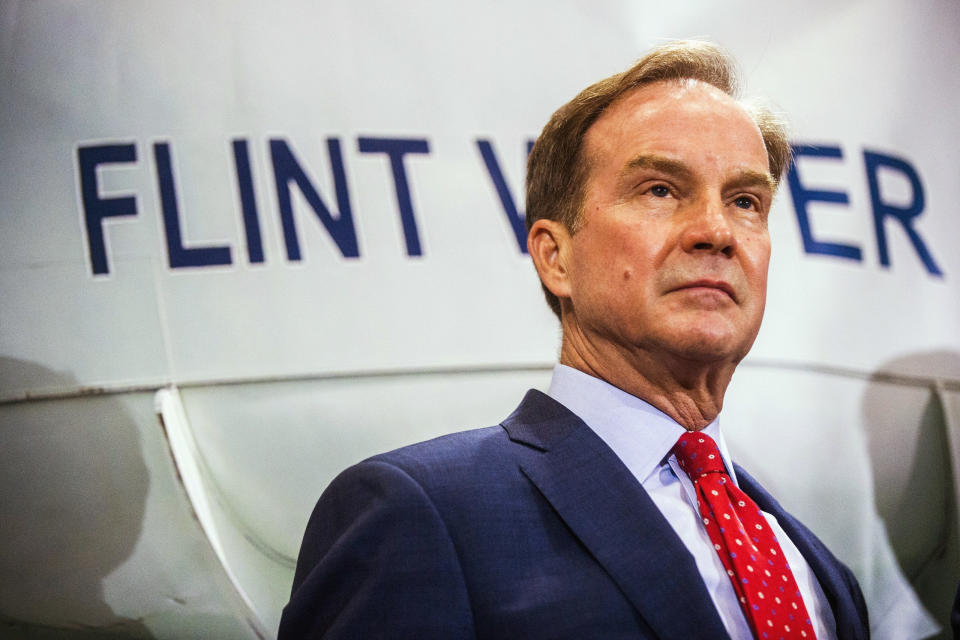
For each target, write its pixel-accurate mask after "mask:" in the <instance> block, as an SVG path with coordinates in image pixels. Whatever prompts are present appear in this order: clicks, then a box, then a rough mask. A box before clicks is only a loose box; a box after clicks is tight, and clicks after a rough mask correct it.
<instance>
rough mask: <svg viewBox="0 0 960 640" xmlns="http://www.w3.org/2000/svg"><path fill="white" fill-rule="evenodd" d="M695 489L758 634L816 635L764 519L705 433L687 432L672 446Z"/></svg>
mask: <svg viewBox="0 0 960 640" xmlns="http://www.w3.org/2000/svg"><path fill="white" fill-rule="evenodd" d="M673 453H674V454H675V455H676V456H677V461H678V462H679V463H680V467H681V468H682V469H683V470H684V471H686V472H687V475H688V476H690V480H692V481H693V486H694V487H696V490H697V506H698V507H699V509H700V516H701V517H702V518H703V524H704V525H705V527H706V529H707V535H709V536H710V541H711V542H713V548H714V549H716V551H717V554H718V555H719V556H720V562H722V563H723V567H724V569H726V570H727V575H728V576H730V582H732V583H733V590H734V591H735V592H736V594H737V598H738V599H739V600H740V607H741V608H742V609H743V613H744V615H745V616H746V618H747V621H748V622H749V623H750V628H751V629H752V630H753V635H754V637H755V638H758V639H769V640H778V639H780V638H784V639H789V638H808V639H812V638H815V637H816V634H815V633H814V631H813V625H812V624H811V623H810V616H809V615H808V614H807V608H806V607H805V606H804V604H803V597H802V596H801V595H800V590H799V589H798V588H797V582H796V580H795V579H794V577H793V572H792V571H790V565H788V564H787V559H786V558H785V557H784V555H783V551H782V550H781V549H780V544H779V543H778V542H777V538H776V537H775V536H774V535H773V531H771V530H770V525H769V524H768V523H767V520H766V518H764V517H763V514H761V513H760V508H759V507H757V505H756V503H755V502H754V501H753V500H751V499H750V496H748V495H747V494H745V493H744V492H743V491H741V490H740V488H739V487H737V486H736V485H735V484H733V481H732V480H731V479H730V476H729V475H727V471H726V469H724V467H723V460H722V459H721V458H720V450H719V449H717V444H716V443H715V442H714V441H713V438H711V437H710V436H708V435H707V434H705V433H698V432H695V431H689V432H687V433H685V434H683V435H682V436H680V439H679V440H678V441H677V444H676V445H675V446H674V447H673Z"/></svg>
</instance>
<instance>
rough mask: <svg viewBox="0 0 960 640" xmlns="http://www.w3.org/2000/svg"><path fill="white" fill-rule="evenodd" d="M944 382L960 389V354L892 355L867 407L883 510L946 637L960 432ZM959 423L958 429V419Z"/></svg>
mask: <svg viewBox="0 0 960 640" xmlns="http://www.w3.org/2000/svg"><path fill="white" fill-rule="evenodd" d="M894 372H895V373H894ZM938 380H940V381H944V382H946V383H947V384H949V385H951V387H954V386H955V387H957V389H956V392H958V393H960V383H958V381H960V354H958V353H953V352H930V353H921V354H914V355H910V356H905V357H902V358H898V359H896V360H892V361H890V362H887V363H885V365H884V366H882V367H881V368H880V369H879V370H878V371H877V372H876V373H875V374H874V375H873V376H872V377H871V381H870V384H869V386H868V387H867V391H866V392H865V394H864V397H863V405H862V407H863V415H864V424H866V425H868V431H867V443H868V447H869V453H870V465H871V470H872V473H873V480H874V487H875V492H874V495H875V496H876V497H875V500H876V506H877V511H878V513H879V515H880V517H881V518H882V520H883V522H884V524H885V526H886V530H887V534H888V536H889V539H890V544H891V546H892V547H893V550H894V553H895V554H896V557H897V561H898V562H899V563H900V567H901V569H902V570H903V573H904V575H906V577H907V579H908V580H909V581H910V583H911V584H912V585H913V587H914V589H915V590H916V592H917V595H918V596H919V597H920V599H921V601H922V602H923V604H924V606H925V607H926V608H927V610H928V611H929V612H930V613H931V614H933V616H934V617H935V618H936V619H937V621H938V622H939V623H940V624H941V626H942V627H943V628H944V631H943V633H942V636H941V637H944V638H946V637H948V636H949V629H950V624H949V613H950V608H951V607H952V605H953V597H954V594H955V593H956V589H957V581H958V579H960V532H958V510H957V509H958V507H957V503H958V493H957V489H958V488H957V486H956V485H955V483H954V479H953V478H954V476H953V466H952V465H953V464H956V463H957V461H951V446H950V443H951V441H957V439H960V433H952V434H951V433H950V432H949V429H950V423H951V421H950V420H949V419H948V416H947V414H946V409H945V407H944V404H943V398H942V397H941V395H940V393H939V392H938V390H937V388H936V382H937V381H938ZM953 423H954V425H955V426H954V429H956V425H957V417H954V420H953Z"/></svg>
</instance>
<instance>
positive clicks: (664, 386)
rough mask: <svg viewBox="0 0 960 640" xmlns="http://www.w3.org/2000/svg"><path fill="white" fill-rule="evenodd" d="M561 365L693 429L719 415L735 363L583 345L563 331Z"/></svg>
mask: <svg viewBox="0 0 960 640" xmlns="http://www.w3.org/2000/svg"><path fill="white" fill-rule="evenodd" d="M560 364H564V365H567V366H568V367H573V368H574V369H578V370H580V371H583V372H584V373H586V374H588V375H591V376H594V377H595V378H600V379H601V380H604V381H606V382H608V383H610V384H612V385H613V386H615V387H617V388H619V389H622V390H623V391H626V392H627V393H629V394H630V395H633V396H636V397H637V398H641V399H643V400H645V401H646V402H648V403H650V404H652V405H653V406H655V407H656V408H657V409H659V410H660V411H663V412H664V413H665V414H667V415H668V416H670V417H671V418H673V419H674V420H676V421H677V423H678V424H680V425H681V426H683V427H684V428H686V429H689V430H691V431H697V430H700V429H703V428H704V427H706V426H707V425H708V424H710V423H711V422H712V421H713V420H714V419H715V418H716V417H717V415H718V414H719V413H720V409H721V408H722V407H723V395H724V392H725V391H726V389H727V385H728V384H729V383H730V378H731V377H732V376H733V371H734V369H735V367H736V363H729V362H701V361H696V360H691V359H685V358H682V357H678V356H675V355H672V354H663V353H656V354H654V353H650V352H648V351H644V350H641V349H637V350H635V351H630V352H624V350H622V349H619V348H616V347H615V346H612V345H610V344H607V343H600V344H587V343H586V342H585V341H582V340H575V339H570V338H568V336H567V334H564V338H563V345H562V347H561V350H560Z"/></svg>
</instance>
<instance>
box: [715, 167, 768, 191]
mask: <svg viewBox="0 0 960 640" xmlns="http://www.w3.org/2000/svg"><path fill="white" fill-rule="evenodd" d="M726 186H727V187H728V188H729V187H763V188H765V189H767V190H769V191H770V193H776V191H777V181H776V180H774V179H773V176H771V175H770V174H769V173H763V172H761V171H754V170H753V169H744V170H742V171H738V172H737V174H736V175H734V176H733V177H732V178H731V179H729V180H727V183H726Z"/></svg>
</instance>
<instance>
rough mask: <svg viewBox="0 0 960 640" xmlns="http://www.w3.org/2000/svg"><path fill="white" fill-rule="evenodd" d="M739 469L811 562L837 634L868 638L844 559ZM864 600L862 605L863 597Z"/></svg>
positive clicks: (750, 491)
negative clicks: (835, 625)
mask: <svg viewBox="0 0 960 640" xmlns="http://www.w3.org/2000/svg"><path fill="white" fill-rule="evenodd" d="M736 472H737V480H738V483H739V484H740V487H741V488H742V489H743V491H744V492H745V493H746V494H747V495H748V496H750V497H751V498H752V499H753V501H754V502H756V503H757V505H758V506H759V507H760V508H761V509H763V510H764V511H766V512H767V513H769V514H771V515H773V516H774V517H775V518H776V519H777V522H779V523H780V526H781V527H782V528H783V530H784V532H786V534H787V535H788V536H790V540H791V542H793V544H794V545H795V546H796V547H797V550H798V551H800V553H801V554H802V555H803V558H804V560H806V561H807V564H809V565H810V568H811V569H812V570H813V573H814V575H815V576H816V577H817V581H818V582H819V583H820V588H822V589H823V593H824V595H826V597H827V601H828V602H829V603H830V608H831V609H832V610H833V617H834V619H835V621H836V624H837V637H838V638H865V637H866V635H865V633H864V625H863V622H862V621H863V620H864V619H865V617H866V614H865V610H864V612H863V615H861V612H860V611H858V603H857V602H855V601H854V599H853V598H852V597H851V592H852V591H853V589H852V587H851V584H850V583H849V581H848V579H847V577H846V576H845V575H844V574H843V572H842V569H841V567H842V565H841V564H840V561H839V560H837V559H836V557H834V555H833V554H832V553H830V551H829V550H828V549H827V548H826V547H825V546H824V545H823V543H822V542H820V540H819V539H818V538H817V537H816V536H815V535H813V533H812V532H811V531H810V530H809V529H807V528H806V527H805V526H803V525H802V524H801V523H800V522H799V521H798V520H797V519H795V518H794V517H793V516H791V515H790V514H789V513H787V512H786V511H784V509H783V507H781V506H780V503H779V502H777V501H776V500H775V499H774V498H773V496H771V495H770V494H769V493H767V491H766V490H765V489H764V488H763V487H762V486H760V483H758V482H757V481H756V480H755V479H754V478H753V477H751V476H750V474H748V473H747V472H746V471H744V470H743V469H742V468H740V466H739V465H737V466H736ZM860 604H861V605H862V601H861V603H860Z"/></svg>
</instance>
